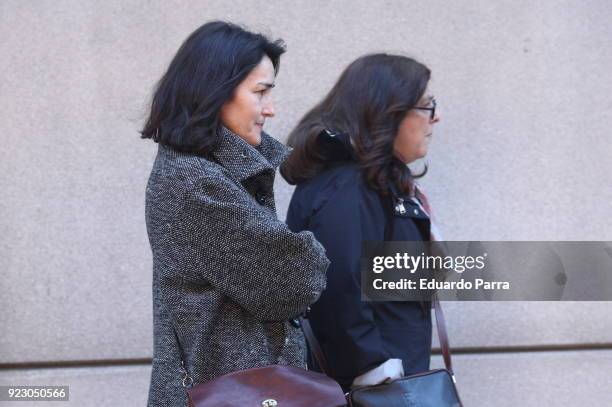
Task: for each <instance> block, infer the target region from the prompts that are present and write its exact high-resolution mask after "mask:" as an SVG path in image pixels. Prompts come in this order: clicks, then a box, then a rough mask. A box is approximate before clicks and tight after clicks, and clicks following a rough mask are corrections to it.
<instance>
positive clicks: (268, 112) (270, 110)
mask: <svg viewBox="0 0 612 407" xmlns="http://www.w3.org/2000/svg"><path fill="white" fill-rule="evenodd" d="M261 113H262V114H263V115H264V116H266V117H274V103H273V102H272V100H270V101H268V102H267V103H266V104H264V106H263V109H262V111H261Z"/></svg>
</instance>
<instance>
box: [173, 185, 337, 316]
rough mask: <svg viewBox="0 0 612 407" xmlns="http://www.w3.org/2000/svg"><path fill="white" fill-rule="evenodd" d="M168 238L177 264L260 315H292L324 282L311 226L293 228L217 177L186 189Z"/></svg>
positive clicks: (325, 264) (322, 258) (323, 259)
mask: <svg viewBox="0 0 612 407" xmlns="http://www.w3.org/2000/svg"><path fill="white" fill-rule="evenodd" d="M177 225H178V226H177V229H176V233H175V234H174V238H175V239H176V242H177V243H178V244H176V245H173V246H174V247H175V248H176V250H175V251H174V253H173V255H174V256H175V262H174V263H175V264H179V265H180V269H181V272H182V273H184V274H185V275H186V276H187V277H188V278H194V279H196V281H202V282H203V283H204V284H210V285H212V286H213V287H214V288H215V289H216V290H218V291H220V292H221V293H223V294H224V295H226V296H228V297H229V298H231V299H232V300H233V301H234V302H236V303H237V304H239V305H240V306H241V307H243V308H244V309H246V310H247V311H248V312H250V313H251V314H252V315H254V316H255V317H256V318H258V319H259V320H262V321H282V320H287V319H290V318H294V317H296V316H297V315H299V314H300V313H302V312H303V311H305V310H306V308H307V307H308V306H309V305H310V304H312V303H313V302H314V301H316V300H317V298H318V297H319V295H320V294H321V292H322V291H323V290H324V289H325V284H326V280H325V272H326V270H327V267H328V265H329V261H328V260H327V258H326V256H325V249H324V248H323V246H321V245H320V244H319V243H318V242H317V241H316V240H315V239H314V237H313V235H312V233H310V232H302V233H293V232H291V231H290V230H289V228H288V227H287V225H286V224H285V223H283V222H281V221H280V220H278V218H277V217H276V215H275V214H274V212H273V211H271V210H269V209H266V208H264V207H261V206H260V205H259V204H258V203H257V202H256V201H255V199H254V198H252V197H251V196H250V195H249V194H248V193H247V192H246V191H244V190H243V189H241V188H240V187H239V186H238V185H235V184H233V183H232V182H231V181H229V180H225V179H221V180H220V179H219V178H218V177H214V178H213V177H207V178H204V179H201V180H199V181H198V182H197V184H195V185H193V187H192V188H190V189H189V190H188V192H187V193H186V196H185V198H184V202H183V209H182V210H181V212H180V214H179V216H178V222H177Z"/></svg>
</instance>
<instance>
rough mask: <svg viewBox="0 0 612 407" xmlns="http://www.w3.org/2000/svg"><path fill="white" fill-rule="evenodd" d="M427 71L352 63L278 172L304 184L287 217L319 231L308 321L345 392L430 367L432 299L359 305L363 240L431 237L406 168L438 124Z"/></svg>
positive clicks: (380, 59) (302, 125)
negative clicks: (322, 272)
mask: <svg viewBox="0 0 612 407" xmlns="http://www.w3.org/2000/svg"><path fill="white" fill-rule="evenodd" d="M429 79H430V71H429V69H428V68H427V67H425V66H424V65H423V64H421V63H419V62H417V61H415V60H413V59H411V58H407V57H404V56H399V55H388V54H375V55H367V56H364V57H361V58H359V59H357V60H356V61H354V62H353V63H351V64H350V65H349V66H348V67H347V68H346V69H345V71H344V72H343V73H342V75H341V76H340V79H339V80H338V82H337V83H336V84H335V85H334V87H333V88H332V89H331V91H330V92H329V94H328V95H327V96H326V97H325V98H324V99H323V101H322V102H320V103H319V104H318V105H317V106H315V107H314V108H313V109H312V110H311V111H310V112H308V113H307V114H306V115H305V116H304V118H302V120H301V121H300V122H299V124H298V125H297V127H296V128H295V129H294V130H293V132H292V133H291V134H290V136H289V140H288V144H289V145H290V146H292V147H293V148H294V149H293V151H292V152H291V154H290V156H289V158H288V159H287V160H286V161H285V162H284V163H283V164H282V166H281V174H282V175H283V176H284V177H285V179H286V180H287V181H288V182H289V183H290V184H297V188H296V189H295V192H294V194H293V197H292V199H291V203H290V206H289V211H288V215H287V224H288V225H289V227H290V228H291V229H292V230H293V231H295V232H298V231H303V230H309V231H312V232H313V233H314V235H315V237H316V238H317V240H318V241H319V242H321V244H323V246H324V247H325V249H326V254H327V257H328V258H329V260H330V261H331V264H330V267H329V271H328V273H327V279H328V280H327V289H326V290H325V292H324V293H323V294H322V295H321V297H320V299H319V301H318V302H317V303H316V304H314V305H313V306H312V310H311V312H310V314H309V318H310V320H311V323H312V327H313V331H314V333H315V335H316V336H317V338H318V339H319V341H320V344H321V347H322V350H323V352H324V354H325V355H326V357H327V359H328V365H329V369H330V372H327V373H328V374H330V375H331V376H332V377H333V378H334V379H335V380H337V381H338V382H339V383H340V384H341V385H342V387H343V389H344V390H345V391H347V390H348V389H349V388H351V386H358V385H373V384H378V383H380V382H383V381H385V380H387V379H395V378H398V377H401V376H402V375H408V374H413V373H416V372H420V371H425V370H428V369H429V359H430V354H431V315H430V304H429V303H419V302H362V301H361V291H360V257H361V245H362V242H363V241H383V240H385V236H386V235H385V232H386V226H387V223H388V222H387V220H388V219H390V220H391V222H392V226H393V227H392V228H389V229H391V230H392V233H393V234H392V235H391V236H390V238H391V239H390V240H394V241H426V240H430V236H431V233H432V225H431V222H430V218H429V216H428V213H427V210H426V209H425V207H427V204H426V203H425V202H424V196H423V195H422V193H421V192H420V190H419V189H418V188H417V187H416V184H415V181H414V180H415V178H417V177H419V176H422V175H424V173H423V174H418V175H414V174H412V173H411V171H410V169H409V168H408V167H407V164H409V163H411V162H413V161H415V160H417V159H419V158H421V157H424V156H425V154H426V153H427V148H428V143H429V141H430V138H431V135H432V131H433V125H434V124H435V123H437V122H438V121H439V120H440V117H439V116H438V115H437V114H436V102H435V99H434V97H433V96H432V94H431V92H430V91H429V88H428V84H429Z"/></svg>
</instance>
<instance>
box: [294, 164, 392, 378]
mask: <svg viewBox="0 0 612 407" xmlns="http://www.w3.org/2000/svg"><path fill="white" fill-rule="evenodd" d="M314 189H315V190H316V191H313V188H311V189H310V190H308V191H303V190H300V188H299V187H298V189H297V190H296V193H295V194H294V196H293V199H292V202H291V205H290V207H289V212H288V217H287V223H288V225H289V227H291V228H292V229H293V230H294V231H298V230H304V229H307V230H310V231H312V232H313V233H314V235H315V237H316V238H317V240H318V241H319V242H321V244H322V245H323V246H324V247H325V249H326V254H327V257H328V258H329V260H330V262H331V263H330V266H329V269H328V272H327V289H326V290H325V291H324V292H323V294H322V295H321V297H320V298H319V300H318V301H317V302H316V303H315V304H313V305H312V307H311V308H312V310H311V313H310V321H311V324H312V327H313V330H314V331H315V334H316V336H317V338H318V339H319V341H320V342H321V346H322V348H323V351H324V353H325V355H326V357H327V358H328V361H329V365H330V369H332V370H333V371H332V372H331V374H332V376H333V377H334V378H335V379H336V380H339V381H340V382H341V383H342V382H344V385H345V386H346V385H347V384H350V382H351V381H352V380H353V379H354V378H355V377H356V376H359V375H361V374H363V373H365V372H366V371H368V370H370V369H372V368H374V367H376V366H378V365H379V364H381V363H383V362H385V361H386V360H388V359H389V358H391V357H392V355H390V353H389V352H388V351H387V350H386V349H385V346H384V343H383V340H382V338H381V335H380V332H379V330H378V328H377V326H376V321H375V310H374V305H373V304H372V303H368V302H364V301H361V289H360V285H361V283H360V267H359V264H360V257H361V244H362V241H364V240H378V241H380V240H383V239H384V226H385V222H384V213H383V208H382V204H381V202H380V199H379V198H378V195H377V194H376V192H375V191H373V190H371V189H369V188H366V187H365V186H364V185H363V184H362V182H361V180H360V179H359V177H358V176H357V174H355V173H352V174H349V176H348V177H347V176H346V174H345V176H344V179H341V180H335V181H334V182H330V183H329V184H328V185H327V186H324V187H320V188H314ZM309 196H310V198H309ZM312 196H314V198H312Z"/></svg>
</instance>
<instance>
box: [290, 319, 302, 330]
mask: <svg viewBox="0 0 612 407" xmlns="http://www.w3.org/2000/svg"><path fill="white" fill-rule="evenodd" d="M291 325H293V327H294V328H299V327H300V326H302V324H300V320H299V319H298V318H294V319H292V320H291Z"/></svg>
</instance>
